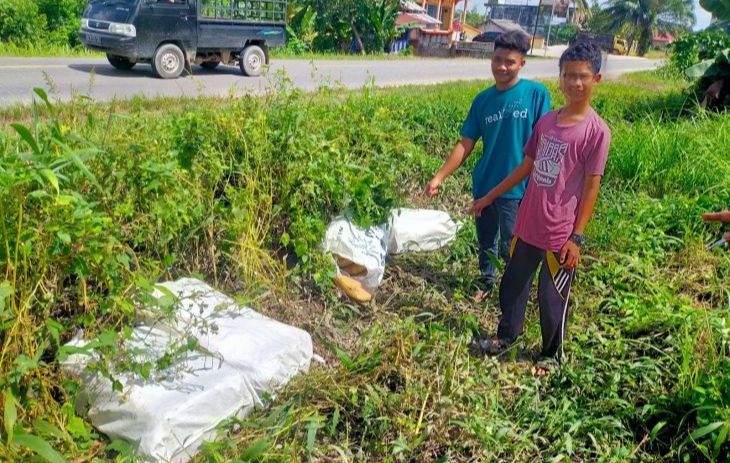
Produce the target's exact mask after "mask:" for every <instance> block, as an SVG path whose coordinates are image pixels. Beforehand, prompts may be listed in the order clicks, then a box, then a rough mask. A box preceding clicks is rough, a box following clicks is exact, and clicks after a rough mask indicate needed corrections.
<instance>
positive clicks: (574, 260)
mask: <svg viewBox="0 0 730 463" xmlns="http://www.w3.org/2000/svg"><path fill="white" fill-rule="evenodd" d="M579 262H580V246H578V245H577V244H575V242H573V241H572V240H568V242H567V243H565V244H564V245H563V247H562V248H561V249H560V266H561V267H563V268H564V269H566V270H573V269H574V268H576V267H577V266H578V263H579Z"/></svg>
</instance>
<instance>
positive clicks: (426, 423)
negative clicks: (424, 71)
mask: <svg viewBox="0 0 730 463" xmlns="http://www.w3.org/2000/svg"><path fill="white" fill-rule="evenodd" d="M548 85H549V88H550V90H551V91H552V93H553V95H554V96H555V101H554V104H555V105H558V104H560V97H559V96H558V95H559V93H558V92H557V88H556V86H555V85H554V83H552V82H550V83H548ZM484 86H485V82H472V83H459V84H453V83H452V84H444V85H437V86H429V87H405V88H399V89H386V90H380V89H375V88H372V87H367V88H363V89H361V90H359V91H353V92H351V91H346V90H342V89H337V88H322V89H320V90H319V91H317V92H314V93H304V92H301V91H299V90H296V89H293V88H291V86H290V85H289V83H288V82H287V79H286V77H285V76H283V75H280V76H278V84H277V88H276V90H275V92H272V93H271V94H269V95H266V96H263V97H255V98H254V97H247V98H241V99H233V98H220V99H215V98H199V99H159V100H146V99H142V98H135V99H132V100H129V101H115V102H112V103H105V104H100V103H96V102H94V101H91V100H90V99H88V98H84V97H82V96H80V97H77V98H75V99H74V100H73V101H71V102H68V103H54V102H53V95H52V94H51V95H46V93H45V92H43V91H40V90H39V91H38V93H37V97H36V104H35V105H34V106H33V107H32V108H26V109H25V110H23V111H19V110H18V109H17V108H16V109H6V110H0V118H2V120H3V123H4V124H3V129H2V130H1V131H0V153H2V155H1V156H0V194H1V195H2V197H3V198H4V199H3V201H2V202H1V203H0V271H2V274H1V275H0V327H1V330H0V389H1V390H2V407H3V415H2V420H3V425H2V426H0V434H1V440H2V443H3V445H2V446H1V447H0V459H1V460H3V461H25V460H26V459H29V458H31V456H33V455H35V457H36V458H41V459H44V460H46V461H54V462H55V461H62V459H66V460H68V461H114V460H116V461H130V460H131V459H132V457H131V452H130V449H129V447H128V446H127V445H125V444H123V443H121V442H109V441H108V440H107V439H106V438H105V437H104V436H103V435H100V434H98V433H97V432H95V431H94V429H93V428H92V427H91V426H90V424H89V423H88V422H86V421H85V420H84V414H83V411H82V410H81V411H79V413H80V414H77V411H76V410H75V408H74V405H73V404H74V400H75V398H76V397H77V395H78V393H79V391H80V388H81V385H80V384H78V383H77V382H75V381H74V380H73V379H71V378H68V377H65V376H63V375H62V374H61V373H60V368H59V362H60V361H61V360H62V359H63V358H64V357H65V356H66V355H67V354H68V353H69V352H68V350H66V349H64V348H63V347H62V346H63V344H64V343H65V342H67V341H68V340H69V339H70V338H71V336H73V335H74V334H75V333H77V331H78V330H79V329H82V330H84V336H86V337H89V338H91V337H97V338H98V339H99V340H100V341H99V343H98V345H97V347H98V350H99V351H100V352H101V353H102V354H103V355H104V358H103V359H102V361H101V362H100V363H99V366H98V368H99V369H100V371H102V372H104V371H106V372H107V373H110V372H112V371H113V370H114V369H118V368H128V369H132V370H133V371H136V372H137V373H139V374H140V375H144V374H149V368H150V366H149V365H136V364H134V363H133V362H126V363H125V362H123V360H124V359H120V358H119V355H118V353H117V352H116V347H117V346H118V344H119V343H120V342H121V341H122V340H123V339H124V337H125V336H126V335H128V330H126V329H125V327H129V326H131V325H133V324H134V322H135V320H136V306H137V304H138V303H139V302H140V301H143V302H146V303H153V302H154V301H152V300H151V299H150V297H149V291H150V289H151V288H152V285H153V284H154V283H155V282H158V281H162V280H166V279H172V278H177V277H180V276H188V275H198V276H200V277H201V278H203V279H205V280H206V281H208V282H210V283H211V284H213V285H215V286H216V287H218V288H220V289H222V290H224V291H226V292H228V293H230V294H235V295H236V296H237V297H238V299H239V300H240V301H242V302H245V303H247V304H249V305H251V306H252V307H254V308H256V309H257V310H260V311H262V312H263V313H266V314H267V315H269V316H272V317H274V318H276V319H279V320H282V321H284V322H288V323H291V324H294V325H296V326H299V327H302V328H304V329H306V330H308V331H309V332H310V333H311V334H312V336H313V338H314V340H315V345H316V350H317V352H318V353H319V354H320V355H322V356H323V357H324V358H325V360H326V364H325V365H313V367H312V369H311V371H310V373H309V374H306V375H302V376H299V377H297V378H295V379H294V380H293V381H292V382H291V383H290V385H289V386H288V387H287V388H285V390H283V391H282V392H281V393H280V394H279V395H278V397H276V398H275V399H273V400H272V402H271V404H270V406H269V407H266V408H265V409H262V410H259V411H257V412H256V413H255V414H254V415H253V416H252V417H251V418H250V419H247V420H245V421H240V422H231V423H224V424H223V425H221V438H220V439H219V440H218V441H217V442H215V443H211V444H208V445H207V446H206V448H205V449H204V451H203V453H202V454H201V455H200V456H199V457H198V458H197V460H196V461H199V462H207V461H210V462H223V461H231V460H233V461H236V460H239V461H249V460H252V459H259V460H265V461H285V460H286V461H289V460H292V459H294V460H305V459H312V460H322V461H329V460H342V461H402V460H406V461H432V460H439V461H474V460H483V461H485V460H500V461H535V460H540V461H543V460H551V461H560V460H569V461H587V460H590V461H627V460H638V461H657V462H658V461H666V460H667V459H673V460H679V461H687V462H690V461H691V462H694V461H724V460H726V459H727V458H728V457H729V452H730V443H729V441H728V435H729V433H730V400H729V399H728V398H730V379H729V378H730V253H728V252H727V251H724V250H718V251H717V252H714V253H710V252H707V251H706V250H705V243H707V242H710V241H712V240H713V239H714V238H716V237H717V236H718V235H719V232H720V230H719V229H717V228H712V227H708V226H706V225H703V224H702V223H701V221H700V219H699V215H700V213H701V212H704V211H708V210H719V209H722V208H726V207H727V205H728V204H730V164H729V163H728V160H727V156H726V153H727V149H726V148H727V146H729V145H730V118H728V116H727V114H725V113H720V114H717V113H714V112H705V111H703V110H701V109H697V106H696V101H695V100H694V99H693V96H692V94H691V93H689V92H688V90H687V86H688V84H687V83H686V81H684V80H682V79H678V78H670V77H667V76H666V75H660V74H657V73H641V74H635V75H630V76H627V77H625V78H623V79H621V80H620V81H614V82H607V83H604V84H602V85H600V86H599V89H598V96H597V98H596V101H595V107H596V109H597V111H598V112H599V113H600V114H601V115H602V116H603V117H604V118H605V119H606V120H607V122H608V123H609V125H610V127H611V130H612V132H613V140H614V143H613V146H612V148H611V153H610V157H609V162H608V167H607V174H606V178H605V180H604V182H605V187H604V189H603V192H602V196H601V198H600V200H599V206H598V210H597V216H596V219H595V220H594V221H593V222H592V225H591V228H590V229H589V231H588V233H587V236H588V237H589V244H588V247H587V250H586V253H587V255H586V257H585V260H584V263H583V268H582V269H581V272H580V274H579V277H578V279H579V281H578V284H577V285H576V292H575V296H574V297H575V299H574V301H575V303H574V306H573V311H572V321H571V323H570V327H571V328H570V332H569V334H568V340H567V346H566V347H567V355H568V359H569V360H568V362H567V365H566V366H565V367H564V368H562V369H561V370H560V371H559V372H557V373H556V374H554V375H552V376H551V377H549V378H545V379H538V378H535V377H533V376H532V375H531V374H530V366H531V353H532V352H534V351H536V349H537V346H538V344H539V342H540V341H539V326H538V323H537V320H536V318H537V313H536V310H534V309H532V308H531V309H530V312H529V323H528V326H527V332H526V334H525V336H524V337H523V338H522V339H521V340H520V342H519V343H518V344H517V345H516V347H515V348H514V349H512V350H510V351H509V352H508V353H507V354H506V355H504V356H503V357H501V358H498V359H485V358H478V357H473V356H471V355H470V354H469V353H468V352H467V344H468V342H469V340H470V338H471V335H472V333H473V332H474V331H475V330H477V329H487V330H492V329H493V328H494V325H495V323H496V318H497V316H498V308H497V304H496V300H494V299H493V300H490V301H488V302H487V303H485V304H475V303H473V301H472V300H471V299H470V295H471V294H472V293H473V290H474V286H473V285H474V277H475V269H476V268H477V265H476V249H475V231H474V228H473V225H472V222H471V221H470V220H469V218H468V217H466V216H465V211H466V208H467V205H468V204H469V199H470V195H469V191H470V188H469V174H468V170H469V169H461V170H460V171H459V172H460V174H458V175H456V176H454V177H453V178H452V179H450V180H449V181H448V182H447V183H446V185H445V191H444V195H443V196H442V197H441V198H440V199H439V200H438V201H437V202H426V201H425V200H423V199H422V198H420V197H419V196H418V192H420V189H421V188H422V185H423V183H424V182H425V181H426V180H427V179H428V178H429V177H430V175H431V174H432V173H433V172H434V170H435V169H437V168H438V166H439V165H440V163H441V162H442V160H443V158H444V156H445V155H446V154H447V150H448V149H449V147H450V146H451V145H452V144H453V141H454V139H455V137H456V136H457V134H458V129H459V126H460V123H461V121H462V120H463V118H464V116H465V113H466V111H467V110H468V105H469V102H470V101H471V99H472V98H473V96H474V95H475V94H476V93H477V92H479V91H480V90H481V89H482V88H484ZM470 162H474V159H472V160H470ZM400 205H404V206H416V207H429V208H439V209H444V210H448V211H449V212H450V213H451V214H452V215H453V216H455V217H457V218H460V219H462V220H464V221H465V223H466V226H465V227H464V228H463V230H462V231H461V232H460V235H459V237H458V239H457V241H456V242H455V243H453V244H452V245H451V246H450V247H449V248H448V249H445V250H443V251H439V252H436V253H429V254H413V255H404V256H399V257H396V258H394V259H392V261H391V262H390V263H389V266H388V267H387V274H386V277H385V280H384V283H383V286H382V287H381V288H380V291H379V292H378V294H377V296H376V300H375V301H374V302H373V303H371V304H370V305H367V306H361V305H356V304H352V303H350V302H348V301H347V300H346V299H344V298H343V297H342V296H340V295H339V294H338V293H337V292H336V291H335V290H334V289H333V286H332V283H331V278H332V276H333V268H332V267H331V263H330V261H329V260H328V259H327V258H326V257H324V256H322V255H321V254H320V252H319V250H318V243H319V242H320V240H321V239H322V234H323V231H324V228H325V227H326V225H327V223H328V222H329V220H331V219H332V217H333V216H334V215H335V214H338V213H340V212H342V211H347V212H349V213H350V214H351V215H352V216H353V217H354V219H355V220H356V221H357V222H358V223H359V224H361V225H369V224H373V223H378V222H380V221H382V220H383V218H384V217H385V216H386V215H387V213H388V211H389V210H390V209H391V208H393V207H396V206H400ZM115 362H117V363H115ZM105 369H106V370H105ZM111 374H113V373H111Z"/></svg>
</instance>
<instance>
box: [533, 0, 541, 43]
mask: <svg viewBox="0 0 730 463" xmlns="http://www.w3.org/2000/svg"><path fill="white" fill-rule="evenodd" d="M541 7H542V0H540V1H539V2H538V3H537V14H536V15H535V27H534V29H533V30H532V42H531V43H530V54H532V51H533V50H534V49H535V34H537V23H538V22H539V21H540V8H541Z"/></svg>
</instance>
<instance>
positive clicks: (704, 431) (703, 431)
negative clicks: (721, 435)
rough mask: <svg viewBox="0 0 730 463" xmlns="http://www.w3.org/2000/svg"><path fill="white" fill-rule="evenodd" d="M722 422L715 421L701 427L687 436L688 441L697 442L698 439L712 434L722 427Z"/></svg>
mask: <svg viewBox="0 0 730 463" xmlns="http://www.w3.org/2000/svg"><path fill="white" fill-rule="evenodd" d="M724 424H725V422H724V421H715V422H714V423H710V424H708V425H707V426H702V427H701V428H699V429H695V430H694V431H693V432H692V434H690V435H689V439H690V440H693V441H694V440H697V439H699V438H700V437H704V436H706V435H708V434H710V433H712V432H714V431H715V430H716V429H717V428H719V427H720V426H722V425H724Z"/></svg>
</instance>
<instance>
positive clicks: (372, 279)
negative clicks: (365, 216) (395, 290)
mask: <svg viewBox="0 0 730 463" xmlns="http://www.w3.org/2000/svg"><path fill="white" fill-rule="evenodd" d="M322 248H323V249H324V251H325V252H329V253H331V254H333V255H334V256H336V257H341V258H344V259H347V260H349V261H351V262H354V263H356V264H358V265H361V266H363V267H365V270H366V273H365V274H364V275H350V276H352V277H353V278H355V279H356V280H358V281H359V282H360V283H362V284H363V286H365V288H367V289H369V290H373V289H375V288H377V287H378V285H380V282H381V281H382V280H383V274H384V273H385V256H386V254H387V251H386V230H385V227H384V226H375V227H370V228H368V229H362V228H360V227H358V226H357V225H355V224H353V223H352V222H351V221H350V220H349V219H347V218H345V217H342V216H341V217H337V218H336V219H335V220H333V221H332V223H330V224H329V226H328V227H327V231H326V233H325V237H324V242H323V243H322Z"/></svg>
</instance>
